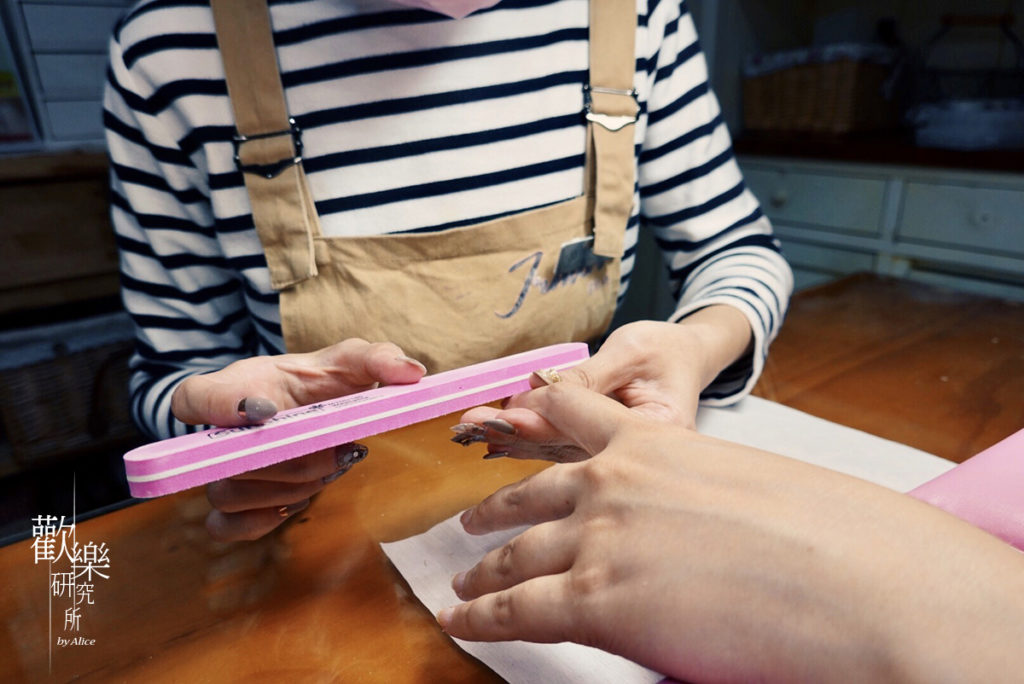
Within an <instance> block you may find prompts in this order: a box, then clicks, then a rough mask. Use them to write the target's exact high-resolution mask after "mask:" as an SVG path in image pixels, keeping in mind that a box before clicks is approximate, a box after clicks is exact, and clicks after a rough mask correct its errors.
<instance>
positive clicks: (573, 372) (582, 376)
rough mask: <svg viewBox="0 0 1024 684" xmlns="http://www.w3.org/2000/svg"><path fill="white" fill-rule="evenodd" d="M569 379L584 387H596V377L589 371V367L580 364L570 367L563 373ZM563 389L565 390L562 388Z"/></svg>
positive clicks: (590, 388)
mask: <svg viewBox="0 0 1024 684" xmlns="http://www.w3.org/2000/svg"><path fill="white" fill-rule="evenodd" d="M565 374H566V375H568V376H569V378H570V379H571V380H573V381H574V382H575V384H577V385H581V386H582V387H584V388H585V389H589V390H593V389H597V378H596V377H594V374H593V373H591V372H590V369H589V368H587V367H586V366H583V365H580V366H576V367H575V368H571V369H569V370H568V371H566V373H565ZM563 391H565V390H564V389H563Z"/></svg>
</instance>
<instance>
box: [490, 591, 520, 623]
mask: <svg viewBox="0 0 1024 684" xmlns="http://www.w3.org/2000/svg"><path fill="white" fill-rule="evenodd" d="M492 617H493V619H494V623H495V624H496V625H498V626H499V627H502V628H508V627H511V626H514V625H515V623H516V600H515V595H514V594H513V593H512V592H510V591H509V590H507V589H506V590H504V591H499V592H498V593H496V594H495V595H494V615H493V616H492Z"/></svg>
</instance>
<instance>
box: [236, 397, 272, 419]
mask: <svg viewBox="0 0 1024 684" xmlns="http://www.w3.org/2000/svg"><path fill="white" fill-rule="evenodd" d="M275 413H277V404H275V403H274V402H272V401H270V400H269V399H264V398H263V397H243V398H242V400H241V401H239V402H238V415H240V416H241V417H242V418H245V419H246V420H247V421H249V422H250V423H262V422H263V421H265V420H267V419H268V418H272V417H273V416H274V414H275Z"/></svg>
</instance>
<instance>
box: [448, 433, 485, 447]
mask: <svg viewBox="0 0 1024 684" xmlns="http://www.w3.org/2000/svg"><path fill="white" fill-rule="evenodd" d="M452 441H453V442H455V443H456V444H461V445H462V446H469V445H470V444H475V443H476V442H486V441H487V438H486V437H484V436H483V435H474V434H473V433H471V432H463V433H461V434H458V435H455V436H454V437H452Z"/></svg>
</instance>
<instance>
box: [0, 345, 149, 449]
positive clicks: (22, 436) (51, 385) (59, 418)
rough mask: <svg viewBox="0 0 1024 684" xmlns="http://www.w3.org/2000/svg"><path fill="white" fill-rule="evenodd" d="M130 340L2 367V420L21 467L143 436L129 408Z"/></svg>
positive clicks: (110, 447)
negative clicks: (18, 365) (31, 362)
mask: <svg viewBox="0 0 1024 684" xmlns="http://www.w3.org/2000/svg"><path fill="white" fill-rule="evenodd" d="M131 350H132V342H131V341H123V342H117V343H111V344H104V345H101V346H97V347H94V348H92V349H86V350H83V351H79V352H74V353H69V354H59V355H58V356H57V357H56V358H53V359H50V360H48V361H43V362H39V363H33V364H30V365H25V366H20V367H17V368H8V369H4V370H0V420H2V424H3V428H4V432H5V433H6V438H7V440H8V441H9V443H10V446H11V449H12V454H13V456H14V459H15V460H16V461H17V462H18V463H20V464H21V465H22V466H27V465H31V464H34V463H37V462H40V461H43V460H47V459H50V458H52V457H68V456H73V455H75V454H81V453H86V452H95V451H98V450H101V449H112V448H119V447H121V446H123V445H125V444H128V443H132V442H135V441H138V440H139V439H140V434H139V432H138V431H137V430H136V428H135V426H134V424H133V423H132V420H131V417H130V415H129V410H128V375H129V371H128V359H129V357H130V355H131Z"/></svg>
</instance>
